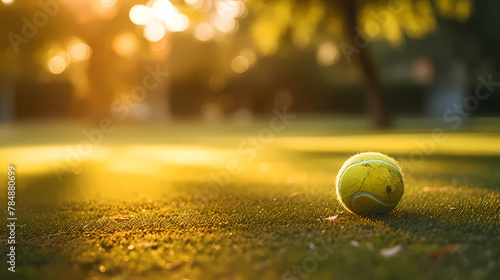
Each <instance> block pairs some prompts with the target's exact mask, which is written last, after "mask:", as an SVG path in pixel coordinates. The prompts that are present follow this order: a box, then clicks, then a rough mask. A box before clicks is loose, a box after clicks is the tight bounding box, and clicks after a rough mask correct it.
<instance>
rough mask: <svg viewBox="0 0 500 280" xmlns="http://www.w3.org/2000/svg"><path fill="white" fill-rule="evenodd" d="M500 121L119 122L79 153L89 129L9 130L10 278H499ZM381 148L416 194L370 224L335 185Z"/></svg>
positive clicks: (0, 150) (1, 146) (1, 156)
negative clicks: (354, 160) (13, 171)
mask: <svg viewBox="0 0 500 280" xmlns="http://www.w3.org/2000/svg"><path fill="white" fill-rule="evenodd" d="M269 119H271V117H270V118H269ZM499 123H500V121H499V120H498V119H482V120H469V122H468V123H467V125H464V126H463V127H461V128H460V129H459V130H454V129H452V128H451V127H450V126H449V124H445V123H439V122H426V121H411V120H404V121H400V122H397V123H396V126H395V128H394V129H391V130H387V131H377V130H371V129H369V128H368V127H369V126H368V125H366V124H365V123H363V122H362V121H356V120H351V121H336V120H328V121H319V120H299V119H297V120H294V121H293V122H291V123H290V124H289V125H287V126H286V127H285V128H284V130H282V131H280V132H272V133H269V131H272V130H269V128H270V125H269V122H268V121H266V120H263V121H260V122H257V123H255V124H251V125H241V124H239V125H235V124H228V125H223V124H217V125H200V124H193V123H185V124H169V125H154V124H152V125H142V126H140V125H135V124H116V129H115V130H114V131H113V132H110V133H103V134H102V137H101V138H99V137H98V136H99V134H98V133H97V134H94V136H95V138H94V140H95V141H94V142H95V144H92V145H83V146H82V145H80V147H78V143H79V142H80V141H83V140H85V139H87V138H85V136H84V134H83V133H82V130H83V129H86V130H87V131H90V129H89V128H85V127H81V126H79V125H75V124H43V125H41V124H22V125H18V126H2V127H0V133H1V135H2V138H1V139H0V141H1V142H0V166H4V167H5V168H6V166H7V165H8V164H9V163H14V164H15V165H16V168H17V174H18V175H17V186H18V188H17V195H16V202H17V207H16V215H17V217H18V225H19V228H18V232H17V242H18V244H17V249H16V251H17V254H16V257H17V263H16V273H15V274H13V273H10V272H8V271H7V266H6V253H7V252H6V250H5V249H6V246H4V245H5V244H6V239H5V238H6V237H7V232H6V230H5V227H4V226H2V228H1V229H0V233H1V237H0V239H1V243H2V247H1V255H0V278H1V279H166V278H167V279H497V278H496V277H497V276H498V275H499V274H500V217H499V213H500V172H499V170H500V145H498V143H500V134H499V133H498V131H500V130H499V126H498V125H497V124H499ZM435 128H438V129H442V131H443V132H444V134H442V135H441V136H439V137H438V136H437V134H436V133H434V134H435V135H434V137H433V136H432V135H433V134H432V133H431V131H432V130H433V129H435ZM436 131H438V132H439V131H441V130H435V132H436ZM93 132H94V133H96V131H93ZM259 135H260V136H263V138H260V140H259ZM271 136H272V137H271ZM249 137H250V138H249ZM253 137H256V139H257V140H252V139H253ZM98 140H99V141H98ZM255 141H256V142H255ZM84 148H86V149H84ZM78 149H80V150H78ZM368 150H372V151H381V152H386V153H389V154H390V155H392V156H394V157H395V158H396V159H398V160H400V162H401V163H402V165H403V167H404V168H405V170H406V174H405V176H406V183H407V188H406V191H405V194H404V197H403V199H402V201H401V203H400V204H399V205H398V207H397V208H396V209H395V210H394V211H393V212H391V213H390V214H388V215H385V216H380V217H368V218H362V217H358V216H355V215H353V214H349V213H347V212H346V211H344V210H343V209H342V208H341V206H340V205H339V204H338V202H337V201H336V198H335V196H334V192H333V182H334V177H335V175H336V172H337V170H338V169H339V168H340V166H341V165H342V163H343V161H344V160H345V159H346V158H347V157H348V156H349V155H352V154H355V153H356V152H360V151H368ZM228 165H229V166H228ZM228 168H229V169H228ZM230 171H231V172H233V173H236V172H237V171H238V172H237V173H238V174H237V175H234V174H230ZM0 174H6V171H5V172H4V171H1V173H0ZM57 174H59V175H60V178H61V179H62V180H61V181H60V180H59V179H58V177H57ZM5 177H6V175H2V178H1V180H0V182H1V184H2V186H6V180H7V179H6V178H5ZM5 192H6V191H5ZM2 193H4V191H2ZM0 198H1V203H2V205H6V204H7V202H6V201H7V199H6V197H5V196H4V195H2V196H0ZM4 208H5V207H3V206H2V209H4ZM6 216H7V213H6V211H5V210H2V216H1V217H0V218H1V220H2V221H5V218H6ZM329 217H330V218H329ZM326 218H329V219H326ZM2 224H3V222H2Z"/></svg>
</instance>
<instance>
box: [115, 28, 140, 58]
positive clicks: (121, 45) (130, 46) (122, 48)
mask: <svg viewBox="0 0 500 280" xmlns="http://www.w3.org/2000/svg"><path fill="white" fill-rule="evenodd" d="M112 46H113V50H114V51H115V53H116V54H118V55H120V56H123V57H129V56H132V55H133V54H135V53H136V52H137V49H138V42H137V37H136V36H135V35H133V34H132V33H122V34H120V35H118V36H116V37H115V38H114V39H113V43H112Z"/></svg>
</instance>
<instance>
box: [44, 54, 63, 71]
mask: <svg viewBox="0 0 500 280" xmlns="http://www.w3.org/2000/svg"><path fill="white" fill-rule="evenodd" d="M66 66H67V64H66V61H65V60H64V58H63V57H61V56H58V55H56V56H53V57H51V58H50V59H49V61H48V62H47V68H48V69H49V71H50V72H51V73H53V74H61V73H62V72H64V70H65V69H66Z"/></svg>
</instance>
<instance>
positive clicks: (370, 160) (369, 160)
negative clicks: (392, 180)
mask: <svg viewBox="0 0 500 280" xmlns="http://www.w3.org/2000/svg"><path fill="white" fill-rule="evenodd" d="M372 161H377V162H382V163H386V164H389V165H390V166H392V167H394V168H396V170H397V171H398V172H401V171H400V170H399V168H398V167H397V166H396V165H394V164H392V163H390V162H387V161H385V160H381V159H367V160H363V161H360V162H356V163H353V164H351V165H349V166H348V167H347V168H346V169H345V170H344V172H342V176H340V180H339V181H341V180H342V177H343V176H344V174H345V173H346V172H347V170H348V169H349V168H351V167H353V166H356V165H359V164H363V163H367V162H372Z"/></svg>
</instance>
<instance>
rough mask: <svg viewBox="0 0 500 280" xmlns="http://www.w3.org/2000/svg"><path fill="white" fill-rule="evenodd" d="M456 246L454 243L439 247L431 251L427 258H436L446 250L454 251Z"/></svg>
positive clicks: (446, 251)
mask: <svg viewBox="0 0 500 280" xmlns="http://www.w3.org/2000/svg"><path fill="white" fill-rule="evenodd" d="M457 247H458V246H457V245H455V244H450V245H446V246H444V247H442V248H439V249H437V250H436V251H434V252H432V253H431V254H429V256H428V257H429V259H437V258H439V257H441V256H442V255H444V254H446V253H448V252H452V251H455V250H456V249H457Z"/></svg>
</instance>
